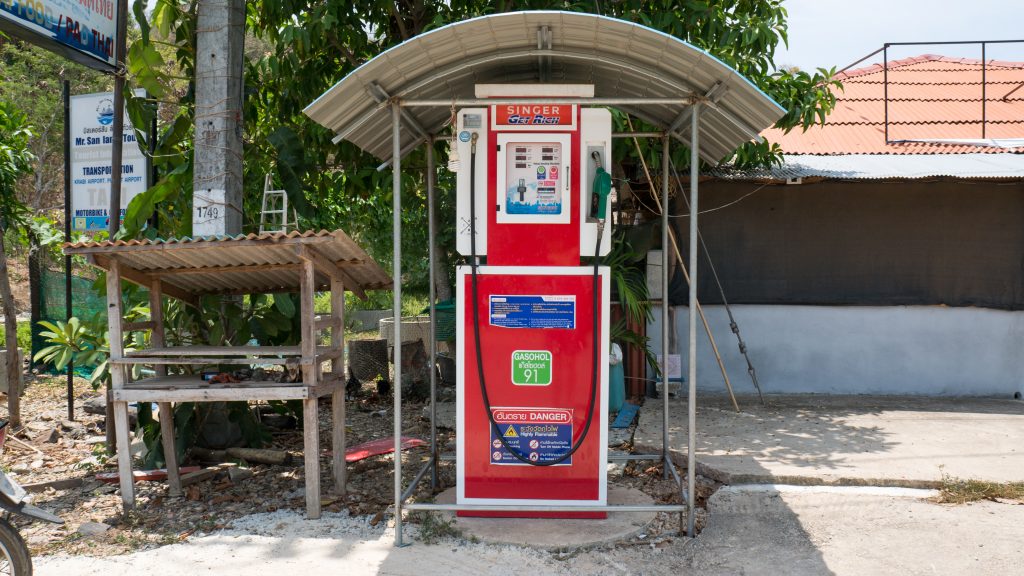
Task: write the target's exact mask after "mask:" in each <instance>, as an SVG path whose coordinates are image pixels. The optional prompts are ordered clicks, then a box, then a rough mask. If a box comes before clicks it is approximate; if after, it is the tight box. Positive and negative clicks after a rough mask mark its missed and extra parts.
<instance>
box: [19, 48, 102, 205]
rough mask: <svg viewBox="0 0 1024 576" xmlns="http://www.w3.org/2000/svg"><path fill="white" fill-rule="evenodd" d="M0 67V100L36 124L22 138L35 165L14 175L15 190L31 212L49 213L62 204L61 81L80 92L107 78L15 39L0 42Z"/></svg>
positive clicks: (94, 88)
mask: <svg viewBox="0 0 1024 576" xmlns="http://www.w3.org/2000/svg"><path fill="white" fill-rule="evenodd" d="M0 70H3V74H2V75H0V99H3V100H7V101H9V102H13V103H16V104H17V106H18V107H19V108H20V109H21V110H22V111H24V113H25V115H26V116H27V117H28V118H29V119H30V120H31V122H32V124H33V125H34V126H36V127H37V129H36V131H35V132H36V133H35V134H33V136H32V137H31V138H29V141H28V144H29V149H30V150H31V151H32V153H33V154H34V155H35V157H36V162H35V163H34V167H35V170H34V171H33V172H32V173H31V174H29V175H24V176H22V177H21V178H20V179H19V181H18V186H17V189H18V195H19V197H20V198H21V201H22V202H23V203H25V204H26V205H27V206H29V207H30V208H31V209H32V210H33V211H43V212H51V213H55V212H57V211H58V210H57V209H59V208H60V207H61V206H63V203H64V193H63V190H64V187H63V181H62V179H61V178H62V176H63V174H64V169H63V168H64V167H63V162H62V161H61V158H62V157H63V149H64V108H63V102H62V97H61V82H62V81H63V80H65V79H66V80H68V81H69V82H70V83H71V86H72V93H73V94H84V93H88V92H101V91H104V90H110V79H109V77H107V76H104V75H102V74H100V73H99V72H95V71H93V70H90V69H88V68H86V67H84V66H80V65H78V64H74V63H72V62H69V61H67V60H65V59H64V58H59V57H57V56H54V55H53V53H52V52H49V51H47V50H44V49H42V48H38V47H36V46H33V45H31V44H28V43H26V42H22V41H20V40H9V41H3V42H0Z"/></svg>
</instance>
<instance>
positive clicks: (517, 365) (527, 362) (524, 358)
mask: <svg viewBox="0 0 1024 576" xmlns="http://www.w3.org/2000/svg"><path fill="white" fill-rule="evenodd" d="M512 383H513V384H515V385H516V386H548V385H549V384H551V352H549V351H547V350H516V351H515V352H512Z"/></svg>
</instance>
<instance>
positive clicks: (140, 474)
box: [96, 466, 199, 484]
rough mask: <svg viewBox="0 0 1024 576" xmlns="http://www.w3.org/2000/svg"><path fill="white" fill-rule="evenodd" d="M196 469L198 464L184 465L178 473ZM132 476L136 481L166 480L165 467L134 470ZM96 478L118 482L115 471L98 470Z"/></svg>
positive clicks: (101, 480)
mask: <svg viewBox="0 0 1024 576" xmlns="http://www.w3.org/2000/svg"><path fill="white" fill-rule="evenodd" d="M198 470H199V466H184V467H182V468H178V474H189V473H190V472H197V471H198ZM132 477H133V478H134V479H135V481H136V482H139V481H141V480H149V481H155V480H167V469H166V468H160V469H159V470H135V471H133V472H132ZM96 479H97V480H99V481H100V482H106V483H107V484H117V482H118V476H117V472H100V473H99V474H97V475H96Z"/></svg>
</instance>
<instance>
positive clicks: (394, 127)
mask: <svg viewBox="0 0 1024 576" xmlns="http://www.w3.org/2000/svg"><path fill="white" fill-rule="evenodd" d="M391 141H392V154H393V156H392V160H393V164H392V169H391V192H392V194H391V195H392V209H393V213H392V217H391V227H392V231H391V238H392V241H393V242H394V244H393V245H392V247H391V253H392V257H393V259H394V260H393V262H392V264H391V269H392V278H394V280H393V281H394V290H393V292H392V294H393V296H394V298H393V299H392V301H391V304H392V306H393V307H394V317H395V327H394V331H395V346H394V354H395V356H394V363H395V377H394V378H392V380H391V391H392V397H393V398H394V401H395V402H394V411H395V413H394V416H395V421H394V423H393V424H394V434H395V546H402V502H403V501H404V500H405V498H403V497H402V109H401V108H400V107H399V106H398V105H397V104H392V106H391Z"/></svg>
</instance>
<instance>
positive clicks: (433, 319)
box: [427, 136, 437, 491]
mask: <svg viewBox="0 0 1024 576" xmlns="http://www.w3.org/2000/svg"><path fill="white" fill-rule="evenodd" d="M436 172H437V168H436V167H435V166H434V137H433V136H428V137H427V240H428V244H427V254H428V259H429V261H430V262H429V264H430V275H429V276H430V463H431V464H430V468H431V471H430V489H431V490H432V491H433V490H437V310H436V304H437V287H436V286H435V285H434V276H435V274H434V257H435V255H434V239H435V235H436V234H437V224H436V222H435V220H434V219H435V215H434V179H435V177H436V176H437V174H436Z"/></svg>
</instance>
